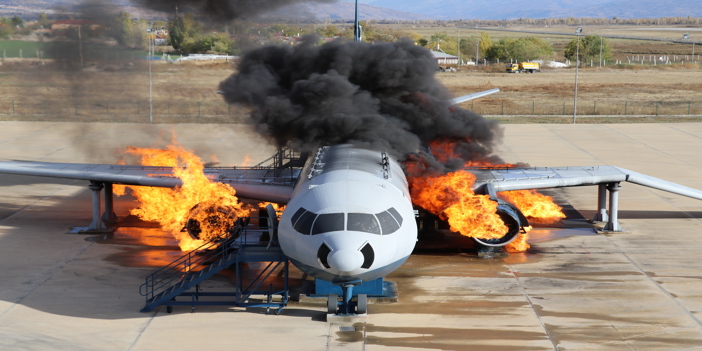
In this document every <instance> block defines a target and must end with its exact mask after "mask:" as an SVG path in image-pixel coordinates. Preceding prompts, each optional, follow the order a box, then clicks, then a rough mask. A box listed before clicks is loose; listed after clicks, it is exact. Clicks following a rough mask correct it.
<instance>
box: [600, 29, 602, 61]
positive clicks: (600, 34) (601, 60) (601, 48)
mask: <svg viewBox="0 0 702 351" xmlns="http://www.w3.org/2000/svg"><path fill="white" fill-rule="evenodd" d="M600 68H602V33H600Z"/></svg>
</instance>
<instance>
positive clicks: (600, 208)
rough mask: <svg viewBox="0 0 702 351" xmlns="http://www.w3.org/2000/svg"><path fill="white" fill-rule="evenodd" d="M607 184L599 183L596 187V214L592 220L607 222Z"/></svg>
mask: <svg viewBox="0 0 702 351" xmlns="http://www.w3.org/2000/svg"><path fill="white" fill-rule="evenodd" d="M608 220H609V216H608V215H607V184H600V185H599V186H598V188H597V214H595V218H593V219H592V221H593V222H607V221H608Z"/></svg>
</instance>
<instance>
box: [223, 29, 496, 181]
mask: <svg viewBox="0 0 702 351" xmlns="http://www.w3.org/2000/svg"><path fill="white" fill-rule="evenodd" d="M437 69H438V66H437V63H436V60H435V59H434V57H433V55H432V54H431V52H430V51H429V50H427V49H425V48H423V47H420V46H416V45H414V43H413V42H411V41H410V40H400V41H398V42H395V43H382V44H369V43H362V42H345V41H339V40H337V41H333V42H330V43H327V44H324V45H321V46H316V45H314V38H305V40H304V41H303V43H301V44H299V45H297V46H290V45H279V46H266V47H262V48H259V49H256V50H253V51H250V52H248V53H247V54H246V55H244V56H243V57H242V59H241V62H240V64H239V72H238V73H235V74H233V75H232V76H231V77H229V78H228V79H226V80H225V81H223V82H222V83H220V90H221V91H222V92H223V94H224V98H225V100H226V101H227V102H228V103H241V104H245V105H248V106H250V107H251V108H252V113H251V118H252V119H253V121H254V122H255V124H256V125H257V128H258V130H259V131H260V132H261V133H262V134H263V135H265V136H268V137H270V138H272V139H273V140H274V141H275V143H276V144H277V145H278V146H279V147H282V146H285V145H293V146H296V147H300V148H302V149H310V148H312V147H315V146H318V145H320V144H326V145H333V144H340V143H355V144H362V145H372V146H374V147H377V148H382V149H384V150H388V151H391V152H393V154H394V155H395V156H396V157H399V158H401V159H402V158H404V157H406V156H407V155H409V154H411V153H414V152H416V151H417V150H418V149H420V147H421V146H422V144H424V143H430V142H432V141H435V140H450V141H451V142H453V144H454V145H455V149H456V150H457V151H458V153H459V156H460V158H461V159H462V161H461V162H460V163H459V162H456V161H457V160H453V161H452V162H446V164H444V165H443V167H447V168H453V169H455V168H458V167H460V166H461V165H462V162H464V161H465V160H490V161H497V160H498V159H497V158H496V157H495V156H493V154H492V153H493V147H494V145H495V143H496V142H497V141H498V140H499V138H500V137H501V128H500V127H499V126H498V125H497V124H496V123H494V122H491V121H488V120H486V119H485V118H483V117H482V116H480V115H478V114H476V113H473V112H471V111H468V110H464V109H461V108H459V107H457V106H452V105H451V103H450V101H449V99H450V94H449V92H448V91H447V89H446V88H445V87H444V86H443V85H442V84H441V83H439V82H438V81H437V80H436V78H435V76H434V74H435V72H436V71H437ZM451 163H453V164H451Z"/></svg>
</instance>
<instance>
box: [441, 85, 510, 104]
mask: <svg viewBox="0 0 702 351" xmlns="http://www.w3.org/2000/svg"><path fill="white" fill-rule="evenodd" d="M498 91H500V89H499V88H495V89H490V90H485V91H481V92H479V93H475V94H468V95H463V96H459V97H455V98H453V99H451V104H452V105H455V104H460V103H462V102H466V101H470V100H473V99H477V98H479V97H483V96H485V95H490V94H494V93H496V92H498Z"/></svg>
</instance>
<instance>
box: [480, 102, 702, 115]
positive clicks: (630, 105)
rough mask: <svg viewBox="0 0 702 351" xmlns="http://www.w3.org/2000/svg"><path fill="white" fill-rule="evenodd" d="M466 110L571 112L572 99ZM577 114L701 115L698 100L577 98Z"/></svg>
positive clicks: (510, 113) (534, 113) (508, 112)
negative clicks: (615, 100) (593, 99)
mask: <svg viewBox="0 0 702 351" xmlns="http://www.w3.org/2000/svg"><path fill="white" fill-rule="evenodd" d="M470 110H472V111H474V112H476V113H479V114H481V115H486V116H500V115H501V116H559V115H560V116H563V115H569V116H572V115H573V101H572V100H570V101H560V102H558V101H543V100H541V101H518V102H513V101H502V102H501V103H500V102H497V104H495V103H489V104H488V103H485V102H481V101H479V100H473V101H472V102H471V107H470ZM577 114H578V115H583V116H681V115H685V116H701V117H702V101H645V102H642V101H635V102H633V101H621V102H619V101H618V102H611V101H592V100H590V101H587V100H578V106H577Z"/></svg>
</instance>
